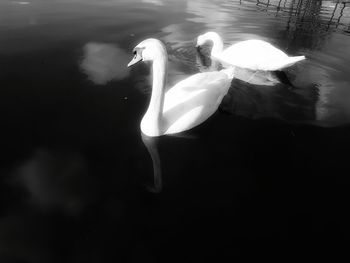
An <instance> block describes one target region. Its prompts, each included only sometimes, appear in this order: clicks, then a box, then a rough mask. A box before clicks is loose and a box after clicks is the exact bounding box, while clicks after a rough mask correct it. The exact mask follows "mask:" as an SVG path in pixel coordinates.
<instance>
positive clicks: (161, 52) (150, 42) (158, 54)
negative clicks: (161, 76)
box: [128, 38, 167, 67]
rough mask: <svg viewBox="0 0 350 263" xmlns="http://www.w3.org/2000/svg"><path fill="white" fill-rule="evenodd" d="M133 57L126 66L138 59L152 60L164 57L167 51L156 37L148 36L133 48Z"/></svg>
mask: <svg viewBox="0 0 350 263" xmlns="http://www.w3.org/2000/svg"><path fill="white" fill-rule="evenodd" d="M133 53H134V57H133V59H132V60H131V61H130V62H129V64H128V67H130V66H132V65H135V64H136V63H138V62H140V61H154V60H158V59H164V58H165V59H166V58H167V52H166V48H165V46H164V44H163V43H162V42H161V41H159V40H158V39H154V38H149V39H146V40H144V41H142V42H141V43H139V44H138V45H137V46H136V47H135V48H134V50H133Z"/></svg>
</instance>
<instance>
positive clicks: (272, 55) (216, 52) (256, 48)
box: [197, 32, 305, 71]
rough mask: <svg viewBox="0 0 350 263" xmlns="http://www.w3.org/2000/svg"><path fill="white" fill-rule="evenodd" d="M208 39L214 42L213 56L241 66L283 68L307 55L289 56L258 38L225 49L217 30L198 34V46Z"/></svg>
mask: <svg viewBox="0 0 350 263" xmlns="http://www.w3.org/2000/svg"><path fill="white" fill-rule="evenodd" d="M207 41H212V42H213V48H212V50H211V56H213V57H214V58H217V59H219V60H220V61H222V62H224V63H226V64H229V65H232V66H237V67H240V68H247V69H251V70H265V71H272V70H281V69H283V68H286V67H289V66H291V65H293V64H295V63H296V62H298V61H301V60H304V59H305V56H296V57H289V56H288V55H287V54H286V53H284V52H283V51H281V50H279V49H278V48H276V47H274V46H273V45H271V44H270V43H268V42H265V41H262V40H257V39H252V40H246V41H241V42H238V43H236V44H233V45H231V46H230V47H228V48H226V49H225V50H224V44H223V42H222V39H221V37H220V36H219V35H218V34H217V33H215V32H207V33H205V34H203V35H200V36H198V38H197V47H199V46H201V45H203V44H204V43H206V42H207Z"/></svg>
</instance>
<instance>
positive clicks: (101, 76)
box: [80, 42, 129, 85]
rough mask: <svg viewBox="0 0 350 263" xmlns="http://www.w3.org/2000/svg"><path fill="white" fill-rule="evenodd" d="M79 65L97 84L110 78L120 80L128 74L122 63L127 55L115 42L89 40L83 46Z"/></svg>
mask: <svg viewBox="0 0 350 263" xmlns="http://www.w3.org/2000/svg"><path fill="white" fill-rule="evenodd" d="M83 49H84V56H83V60H82V61H81V64H80V67H81V69H82V71H83V72H84V73H85V74H86V75H87V76H88V77H89V79H90V80H91V81H92V82H94V83H95V84H97V85H105V84H106V83H108V82H109V81H112V80H121V79H124V78H126V77H127V76H128V75H129V69H128V68H126V67H124V65H125V64H126V63H127V62H128V60H129V55H127V54H126V52H124V51H123V50H122V49H121V48H119V47H118V46H117V45H115V44H106V43H94V42H89V43H87V44H85V46H84V48H83Z"/></svg>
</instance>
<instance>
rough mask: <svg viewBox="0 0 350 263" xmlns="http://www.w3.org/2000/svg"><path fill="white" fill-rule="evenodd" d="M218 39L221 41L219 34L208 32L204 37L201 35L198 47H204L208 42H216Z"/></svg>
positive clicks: (198, 38) (198, 39)
mask: <svg viewBox="0 0 350 263" xmlns="http://www.w3.org/2000/svg"><path fill="white" fill-rule="evenodd" d="M217 39H220V36H219V34H218V33H215V32H207V33H205V34H203V35H199V36H198V37H197V45H196V47H200V46H202V45H204V44H205V43H206V42H208V41H213V42H214V41H216V40H217Z"/></svg>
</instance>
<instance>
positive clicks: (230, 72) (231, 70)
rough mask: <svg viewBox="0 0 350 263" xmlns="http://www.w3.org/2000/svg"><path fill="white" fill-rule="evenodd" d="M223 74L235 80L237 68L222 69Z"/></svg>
mask: <svg viewBox="0 0 350 263" xmlns="http://www.w3.org/2000/svg"><path fill="white" fill-rule="evenodd" d="M221 72H223V73H225V74H226V75H227V77H228V78H229V79H233V77H234V76H235V67H229V68H226V69H222V70H221Z"/></svg>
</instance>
